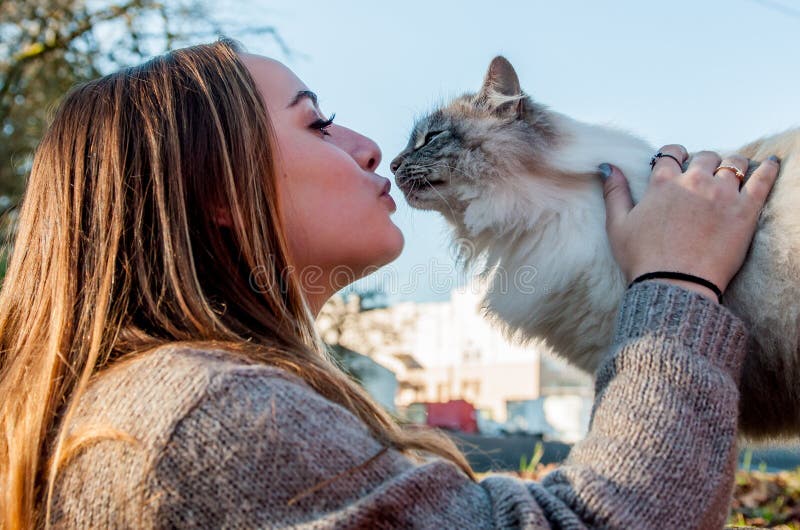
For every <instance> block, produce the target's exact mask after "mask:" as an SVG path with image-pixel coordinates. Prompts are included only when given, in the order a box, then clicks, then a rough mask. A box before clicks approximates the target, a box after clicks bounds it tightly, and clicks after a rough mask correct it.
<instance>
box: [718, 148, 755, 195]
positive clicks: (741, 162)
mask: <svg viewBox="0 0 800 530" xmlns="http://www.w3.org/2000/svg"><path fill="white" fill-rule="evenodd" d="M748 165H749V162H748V160H747V159H746V158H745V157H743V156H742V155H739V154H734V155H731V156H727V157H725V158H723V159H722V162H720V164H719V168H718V169H716V170H715V171H714V176H715V177H717V180H718V181H719V182H720V183H724V184H725V185H727V186H733V187H734V188H735V189H736V191H739V188H740V186H741V183H742V182H743V181H744V175H745V173H747V169H748ZM729 168H734V169H729ZM737 171H738V172H739V174H740V175H741V177H737V176H736V172H737Z"/></svg>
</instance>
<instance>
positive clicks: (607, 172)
mask: <svg viewBox="0 0 800 530" xmlns="http://www.w3.org/2000/svg"><path fill="white" fill-rule="evenodd" d="M597 169H598V171H600V178H601V179H603V180H606V179H608V177H610V176H611V171H612V170H611V165H610V164H606V163H602V164H600V165H599V166H597Z"/></svg>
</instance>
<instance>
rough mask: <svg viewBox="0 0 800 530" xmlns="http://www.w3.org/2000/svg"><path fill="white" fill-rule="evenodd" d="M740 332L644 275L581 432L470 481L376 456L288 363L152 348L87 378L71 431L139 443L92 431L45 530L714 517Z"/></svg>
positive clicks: (727, 474)
mask: <svg viewBox="0 0 800 530" xmlns="http://www.w3.org/2000/svg"><path fill="white" fill-rule="evenodd" d="M745 342H746V334H745V329H744V327H743V324H742V322H741V321H740V320H739V319H737V318H736V317H735V316H733V315H732V314H731V313H730V312H729V311H728V310H727V309H725V308H723V307H721V306H718V305H716V304H713V303H711V302H709V301H708V300H706V299H705V298H703V297H701V296H700V295H697V294H695V293H692V292H690V291H687V290H684V289H682V288H679V287H676V286H672V285H668V284H663V283H658V282H644V283H642V284H638V285H637V286H635V287H633V288H632V289H630V290H629V291H628V293H627V294H626V297H625V300H624V303H623V306H622V308H621V311H620V313H619V318H618V321H617V328H616V333H615V341H614V346H613V347H612V349H611V350H610V352H609V354H608V356H607V357H606V359H605V361H604V362H603V364H602V365H601V367H600V368H599V370H598V372H597V374H596V375H597V378H596V381H597V383H596V398H595V403H594V408H593V412H592V423H591V428H590V432H589V434H588V436H587V437H586V439H585V440H584V441H582V442H581V443H578V444H576V445H575V446H574V448H573V449H572V452H571V454H570V456H569V459H568V460H567V461H566V462H565V463H564V465H563V466H562V467H560V468H559V469H558V470H556V471H554V472H552V473H550V474H549V475H548V476H547V477H546V478H545V479H544V480H542V481H541V482H532V481H524V480H520V479H517V478H513V477H509V476H489V477H488V478H484V479H483V480H481V481H480V482H477V483H476V482H472V481H470V480H469V478H468V477H467V476H466V475H464V474H463V473H462V472H461V471H460V470H459V469H458V468H457V467H456V466H455V465H454V464H452V463H450V462H448V461H445V460H442V459H440V458H431V459H429V460H428V461H426V462H425V463H415V462H412V461H411V460H409V459H408V458H407V457H406V456H404V455H402V454H400V453H398V452H396V451H394V450H388V451H384V452H381V449H382V448H381V446H380V445H379V443H378V442H376V441H375V440H374V439H373V438H372V437H371V436H370V434H369V432H368V430H367V428H366V427H365V425H364V424H363V423H362V422H360V421H359V420H358V419H357V418H356V417H355V416H354V415H353V414H351V413H350V412H348V411H347V410H346V409H344V408H343V407H341V406H339V405H337V404H334V403H332V402H331V401H328V400H326V399H324V398H323V397H321V396H320V395H319V394H317V393H316V392H314V391H313V390H312V389H311V388H310V387H309V386H307V385H306V384H305V383H304V382H303V381H302V380H301V379H299V378H298V377H297V376H295V375H293V374H290V373H288V372H286V371H283V370H281V369H277V368H274V367H270V366H261V365H257V366H254V365H247V364H244V363H242V362H240V361H236V360H235V359H233V358H231V357H230V356H229V355H227V354H225V353H224V352H222V351H218V350H211V349H209V350H197V349H187V348H185V347H176V346H167V347H162V348H161V349H158V350H156V351H155V352H153V353H151V354H148V355H146V356H143V357H142V358H140V359H139V360H136V361H133V362H132V363H131V364H129V365H127V366H124V369H118V370H116V371H113V370H112V371H110V372H109V373H108V374H106V375H105V376H104V377H100V378H98V379H97V381H95V383H94V384H93V385H92V386H91V387H90V390H89V392H88V394H86V396H85V399H83V400H82V401H81V408H80V415H79V417H78V419H77V420H76V421H75V422H73V423H72V424H71V425H72V428H73V429H78V428H81V427H91V426H92V425H98V424H101V425H109V424H110V425H113V426H114V427H117V428H119V429H122V430H123V431H125V432H128V433H130V434H131V435H133V436H134V437H135V438H137V439H138V444H131V443H127V442H122V441H111V440H101V441H97V442H96V443H94V444H90V445H88V446H87V447H85V448H84V449H83V450H82V451H81V452H79V453H78V454H77V456H75V457H74V458H73V459H72V460H70V461H69V463H68V464H67V466H66V467H65V469H64V471H63V472H62V474H61V475H60V476H59V480H58V482H57V487H56V497H55V504H54V510H53V513H52V517H51V521H52V523H53V524H54V525H55V526H56V527H57V528H172V527H174V528H209V529H210V528H284V527H291V528H308V529H311V528H435V529H439V528H458V529H478V528H536V529H539V528H542V529H549V528H552V529H581V528H619V529H637V530H638V529H649V528H654V529H655V528H657V529H673V528H674V529H682V530H683V529H692V528H698V529H714V528H722V527H723V525H724V521H725V518H726V515H727V513H728V509H729V502H730V498H731V492H732V487H733V473H734V470H735V463H736V433H737V431H736V419H737V400H738V395H739V394H738V388H737V382H738V378H739V373H740V366H741V362H742V358H743V355H744V353H745ZM375 455H378V456H377V457H376V458H374V459H373V460H372V461H369V462H368V463H367V465H365V466H363V467H361V468H358V469H356V470H355V471H354V472H352V473H349V474H346V475H345V476H342V477H337V476H338V475H339V474H340V473H341V472H342V471H344V470H346V469H349V468H352V467H353V466H358V465H359V464H362V463H364V462H365V461H368V460H369V459H370V457H373V456H375ZM330 479H333V480H330ZM326 480H327V481H328V482H327V483H324V482H325V481H326ZM319 483H324V484H323V485H322V486H321V487H319V488H318V489H316V490H312V492H311V493H307V494H305V495H300V494H301V493H302V492H305V491H307V490H309V489H310V488H313V487H314V486H315V485H317V484H319Z"/></svg>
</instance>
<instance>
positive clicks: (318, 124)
mask: <svg viewBox="0 0 800 530" xmlns="http://www.w3.org/2000/svg"><path fill="white" fill-rule="evenodd" d="M335 117H336V113H335V112H334V113H333V114H331V117H330V118H328V119H327V120H323V119H321V118H320V119H318V120H317V121H315V122H314V123H312V124H311V125H309V127H311V128H312V129H315V130H318V131H322V135H323V136H330V134H331V133H329V132H328V131H327V129H328V127H330V126H331V125H332V124H333V119H334V118H335Z"/></svg>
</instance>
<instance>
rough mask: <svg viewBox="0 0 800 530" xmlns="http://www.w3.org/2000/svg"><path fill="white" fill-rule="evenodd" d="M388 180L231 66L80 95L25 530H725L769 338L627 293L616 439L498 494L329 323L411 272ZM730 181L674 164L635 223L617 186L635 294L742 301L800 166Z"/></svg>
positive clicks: (42, 361) (26, 400)
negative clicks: (353, 300)
mask: <svg viewBox="0 0 800 530" xmlns="http://www.w3.org/2000/svg"><path fill="white" fill-rule="evenodd" d="M663 152H664V153H665V154H669V155H671V156H672V157H674V158H675V159H677V160H679V161H683V160H685V159H686V157H687V154H686V152H685V150H684V149H682V148H680V147H679V146H667V147H665V148H664V150H663ZM380 158H381V154H380V151H379V149H378V147H377V146H376V145H375V144H374V143H373V142H372V141H370V140H368V139H367V138H365V137H364V136H361V135H359V134H357V133H355V132H353V131H351V130H349V129H346V128H344V127H341V126H338V125H334V124H333V123H332V120H331V119H327V118H326V117H325V116H324V115H323V114H322V113H321V111H320V109H319V107H318V105H317V101H316V97H315V96H314V94H313V93H312V92H311V91H309V89H308V87H306V86H305V85H304V84H303V83H302V82H301V81H300V80H299V79H298V78H297V77H296V76H295V75H294V74H293V73H292V72H291V71H290V70H289V69H287V68H286V67H285V66H283V65H281V64H280V63H277V62H275V61H271V60H269V59H266V58H263V57H258V56H253V55H249V54H246V53H243V52H242V51H241V50H239V49H238V48H237V46H236V45H235V44H234V43H233V42H231V41H228V40H221V41H219V42H216V43H214V44H210V45H202V46H195V47H192V48H186V49H182V50H177V51H174V52H171V53H169V54H166V55H164V56H162V57H158V58H155V59H153V60H152V61H150V62H148V63H146V64H144V65H142V66H139V67H136V68H131V69H128V70H125V71H122V72H119V73H116V74H112V75H110V76H107V77H104V78H102V79H99V80H96V81H93V82H90V83H87V84H85V85H83V86H81V87H78V88H77V89H75V90H74V91H72V92H71V93H70V94H69V95H68V96H67V97H66V99H65V100H64V102H63V103H62V104H61V105H60V107H59V109H58V112H57V113H56V116H55V118H54V121H53V124H52V126H51V127H50V129H49V130H48V132H47V134H46V135H45V137H44V139H43V141H42V143H41V146H40V147H39V149H38V152H37V154H36V158H35V162H34V166H33V169H32V173H31V177H30V181H29V184H28V188H27V192H26V196H25V198H24V203H23V206H22V209H21V213H20V218H19V232H18V234H17V236H16V240H15V245H14V250H13V254H12V257H11V261H10V264H9V268H8V273H7V276H6V278H5V280H4V283H3V287H2V292H1V293H0V342H1V343H2V346H1V347H2V352H3V356H2V357H0V363H2V364H0V418H2V428H3V432H2V434H3V436H0V480H1V481H2V482H0V496H1V497H0V499H1V500H0V513H2V517H0V521H2V524H1V525H0V526H2V528H4V529H8V530H11V529H16V528H34V527H41V526H45V525H47V526H53V527H59V528H85V527H93V528H94V527H100V528H104V527H114V528H116V527H135V528H148V527H173V526H174V527H197V528H216V527H222V526H225V527H237V528H256V527H280V526H289V525H296V526H300V525H308V526H314V527H343V528H361V527H365V528H411V527H417V528H489V527H525V528H551V527H553V528H556V527H557V528H584V527H609V528H651V527H653V528H655V527H658V528H715V527H720V526H722V524H723V521H724V519H725V516H726V513H727V509H728V502H729V498H730V489H731V486H732V481H733V471H734V466H735V457H736V416H737V398H738V391H737V387H736V381H737V379H738V376H739V370H740V366H741V361H742V357H743V355H744V343H745V338H746V337H745V330H744V328H743V325H742V323H741V321H740V320H738V319H737V318H736V317H734V316H733V315H732V314H730V313H729V312H728V311H727V310H726V309H724V308H723V307H722V306H720V305H718V304H717V303H716V297H715V296H714V294H713V293H712V291H711V290H710V289H708V288H707V287H703V286H701V285H698V284H695V283H691V282H680V281H676V280H650V281H646V282H641V283H639V284H637V285H635V286H633V287H632V288H631V289H630V290H629V292H628V294H627V296H626V299H625V302H624V305H623V307H622V310H621V312H620V318H619V322H618V328H617V333H616V341H615V346H614V348H613V349H612V353H611V354H610V355H609V357H608V359H607V360H606V362H605V363H604V364H603V366H602V367H601V369H600V370H599V371H598V374H597V398H596V402H595V406H594V412H593V422H592V427H591V431H590V433H589V435H588V437H587V439H586V440H585V441H584V442H582V443H580V444H578V445H576V446H575V448H574V449H573V451H572V454H571V456H570V459H569V460H568V461H567V462H566V463H565V465H564V466H563V467H562V468H560V469H559V470H558V471H556V472H554V473H551V474H550V475H549V476H548V477H547V478H546V479H545V480H544V481H543V482H542V483H534V482H525V481H522V480H517V479H513V478H510V477H498V476H495V477H489V478H485V479H484V480H482V481H480V482H478V481H476V478H475V476H474V474H473V473H472V471H471V470H470V469H469V465H468V464H467V462H466V460H465V459H464V457H463V455H462V454H461V453H460V452H459V451H458V450H457V449H456V447H455V446H454V445H453V444H452V442H450V441H449V440H448V439H447V438H446V437H444V436H440V435H437V434H435V433H431V432H424V431H418V430H408V429H405V428H401V427H399V426H398V425H397V424H396V423H395V422H394V421H393V420H392V418H391V417H389V416H388V415H387V414H386V413H385V412H383V411H382V410H381V409H380V408H379V407H378V406H377V405H375V403H374V402H373V401H372V400H371V399H370V398H369V396H368V395H367V394H366V393H365V392H364V391H363V390H362V389H361V388H360V387H358V386H357V385H355V384H354V383H353V382H352V381H351V380H350V379H349V378H348V377H347V376H346V375H344V374H343V373H342V372H341V371H340V369H339V368H338V367H337V366H336V364H335V363H334V362H333V361H332V360H331V359H330V358H329V357H328V356H327V355H326V353H325V352H324V349H323V347H322V346H321V344H320V342H319V340H318V339H317V337H316V335H315V332H314V328H313V318H314V315H315V314H316V313H317V312H318V311H319V309H320V307H321V306H322V304H323V303H324V302H325V300H327V299H328V298H329V297H330V296H331V295H332V294H333V293H334V292H335V291H337V290H338V289H339V288H341V287H342V285H341V284H340V282H341V278H343V277H346V278H347V280H348V281H352V280H354V279H355V278H357V277H359V276H361V275H363V274H365V273H366V272H368V271H369V270H370V269H371V268H373V267H375V266H378V265H383V264H385V263H388V262H390V261H391V260H392V259H394V258H395V257H396V256H397V255H398V254H399V253H400V250H401V248H402V245H403V237H402V235H401V233H400V232H399V230H398V229H397V227H396V226H395V225H394V224H393V223H392V222H391V220H390V217H389V216H390V214H391V213H392V212H393V211H394V208H395V206H394V203H393V202H392V200H391V199H390V198H389V197H388V195H387V191H388V186H389V183H388V181H387V180H386V179H384V178H383V177H379V176H377V175H376V174H375V173H374V171H375V169H376V168H377V167H378V165H379V163H380ZM720 164H722V165H733V166H737V167H741V166H742V165H744V166H746V165H747V161H746V160H742V159H739V158H734V159H729V160H725V161H720V160H719V158H718V157H717V155H715V154H714V153H703V154H701V155H699V156H697V157H695V158H694V159H693V162H692V165H691V167H690V169H689V170H688V171H687V172H686V173H685V174H682V173H681V170H680V167H679V165H678V164H676V163H675V162H674V161H673V160H671V159H670V158H669V157H666V156H664V157H662V158H660V159H658V163H657V165H656V166H655V170H654V171H655V172H654V175H653V183H652V186H651V189H650V190H649V191H648V194H647V196H646V197H645V199H644V200H643V201H642V202H641V203H640V204H639V205H637V206H636V207H635V208H632V205H631V202H630V195H629V194H628V192H627V188H626V186H625V179H624V176H622V175H621V174H620V173H619V171H618V170H616V169H614V168H611V167H610V166H604V167H602V168H601V172H602V173H603V174H604V175H605V176H606V179H605V188H606V191H607V204H608V214H609V215H608V227H607V228H608V232H609V235H610V238H611V242H612V245H613V247H614V250H615V255H616V257H617V259H618V260H619V261H620V263H621V264H622V266H623V268H624V270H625V271H626V273H627V274H628V275H629V276H630V277H631V278H633V277H635V276H637V275H639V274H641V273H644V272H649V271H653V270H662V269H669V270H677V271H683V272H691V273H693V274H695V275H698V276H702V277H705V278H708V279H710V280H711V281H713V282H715V283H716V284H717V285H718V286H720V287H722V288H723V289H724V287H725V285H726V284H727V282H728V281H729V280H730V278H731V277H732V276H733V275H734V274H735V272H736V270H737V269H738V267H739V266H740V265H741V263H742V261H743V259H744V256H745V253H746V251H747V248H748V245H749V242H750V238H751V237H752V235H753V232H754V228H755V223H756V219H757V216H758V213H759V209H760V207H761V206H762V205H763V203H764V200H765V198H766V196H767V193H768V192H769V190H770V188H771V186H772V182H773V181H774V179H775V176H776V174H777V164H776V163H774V162H767V163H765V164H763V165H762V166H761V167H759V168H758V169H757V170H756V172H755V173H754V175H753V177H751V179H750V180H749V181H748V182H747V183H746V184H745V186H744V188H743V190H742V192H741V193H740V192H739V191H738V181H737V180H736V177H735V176H734V173H733V172H732V171H728V170H722V171H719V172H718V173H717V176H716V178H715V177H713V176H712V172H713V171H714V169H715V168H716V166H718V165H720ZM343 271H344V273H343Z"/></svg>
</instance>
